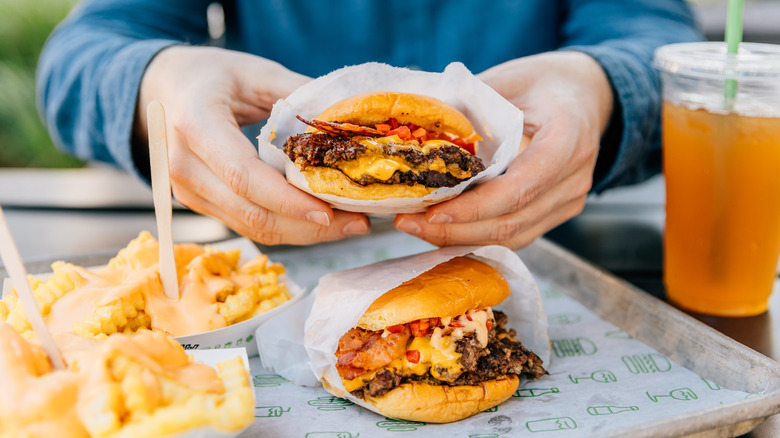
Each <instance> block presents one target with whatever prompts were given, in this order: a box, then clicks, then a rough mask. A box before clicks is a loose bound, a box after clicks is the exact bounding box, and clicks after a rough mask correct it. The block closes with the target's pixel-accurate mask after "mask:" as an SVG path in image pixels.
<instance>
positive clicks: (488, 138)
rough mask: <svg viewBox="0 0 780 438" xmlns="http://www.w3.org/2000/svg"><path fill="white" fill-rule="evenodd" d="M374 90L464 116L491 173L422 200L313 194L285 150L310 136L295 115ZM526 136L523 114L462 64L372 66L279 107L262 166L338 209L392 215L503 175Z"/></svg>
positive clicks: (268, 129)
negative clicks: (414, 97)
mask: <svg viewBox="0 0 780 438" xmlns="http://www.w3.org/2000/svg"><path fill="white" fill-rule="evenodd" d="M369 91H400V92H406V93H417V94H424V95H427V96H432V97H435V98H437V99H440V100H442V101H444V102H447V103H448V104H450V105H452V106H453V107H455V108H457V109H458V110H460V111H462V112H463V113H464V114H465V115H466V117H468V118H469V119H470V120H471V122H472V124H473V125H474V128H475V129H476V131H477V133H478V134H479V135H480V136H481V137H482V138H483V140H482V141H480V142H479V151H478V153H477V155H478V156H479V157H480V158H482V160H483V161H484V163H485V166H486V167H487V169H486V170H485V171H483V172H481V173H480V174H478V175H477V176H475V177H474V178H471V179H469V180H468V181H464V182H462V183H460V184H459V185H457V186H455V187H451V188H447V187H443V188H440V189H437V190H434V191H433V192H431V193H430V194H428V195H427V196H425V197H422V198H393V199H385V200H381V201H368V200H355V199H349V198H343V197H340V196H335V195H324V194H319V193H317V194H315V193H313V192H312V191H311V189H310V188H309V184H308V182H307V181H306V178H305V177H304V176H303V174H301V172H300V171H299V170H298V169H297V168H296V167H295V165H294V164H293V162H292V161H291V160H290V159H289V158H288V157H287V156H286V155H285V154H284V152H283V151H282V150H281V148H282V146H283V145H284V142H285V141H286V140H287V138H288V137H289V136H291V135H295V134H300V133H302V132H305V131H306V128H307V126H306V125H305V124H304V123H302V122H300V121H299V120H298V119H296V118H295V116H296V115H300V116H301V117H303V118H305V119H308V120H310V119H312V118H314V117H316V116H317V115H318V114H320V113H321V112H322V111H323V110H325V109H326V108H327V107H329V106H330V105H332V104H333V103H335V102H338V101H340V100H342V99H345V98H347V97H350V96H353V95H356V94H361V93H366V92H369ZM522 135H523V113H522V111H520V110H519V109H518V108H517V107H515V106H514V105H512V104H511V103H509V102H508V101H507V100H506V99H504V98H503V97H501V95H499V94H498V93H497V92H496V91H495V90H493V89H492V88H490V87H489V86H487V85H486V84H485V83H483V82H482V81H480V80H479V79H477V78H476V77H475V76H474V75H472V74H471V72H469V71H468V69H466V67H465V66H464V65H463V64H461V63H452V64H450V65H448V66H447V68H446V69H445V70H444V72H443V73H430V72H422V71H415V70H409V69H406V68H398V67H391V66H389V65H386V64H379V63H367V64H361V65H357V66H351V67H345V68H342V69H339V70H336V71H333V72H331V73H329V74H327V75H325V76H322V77H319V78H317V79H315V80H313V81H311V82H309V83H307V84H306V85H304V86H302V87H300V88H299V89H297V90H295V92H293V93H292V94H291V95H290V96H288V97H287V98H286V99H282V100H279V101H278V102H276V104H274V107H273V110H272V111H271V116H270V118H269V119H268V122H267V123H266V125H265V126H264V127H263V129H262V130H261V132H260V136H258V143H259V146H258V152H259V154H260V158H261V159H262V160H263V161H265V162H266V163H268V164H269V165H271V166H273V167H274V168H276V169H277V170H278V171H279V172H281V173H282V174H284V175H286V176H287V179H288V180H289V181H290V183H291V184H292V185H294V186H296V187H298V188H299V189H301V190H303V191H305V192H307V193H310V194H312V195H314V196H316V197H318V198H320V199H322V200H324V201H327V202H329V203H330V204H331V205H333V206H334V207H335V208H338V209H341V210H347V211H356V212H362V213H368V214H372V215H375V216H389V215H394V214H397V213H417V212H420V211H423V210H425V209H426V208H427V207H428V206H430V205H433V204H436V203H438V202H442V201H446V200H447V199H451V198H454V197H455V196H457V195H458V194H460V193H461V192H463V191H464V190H465V189H466V188H467V187H469V186H471V185H473V184H477V183H479V182H482V181H487V180H489V179H491V178H494V177H496V176H498V175H499V174H501V173H502V172H503V171H504V170H505V169H506V168H507V166H508V165H509V163H510V161H512V159H513V158H514V157H515V156H516V155H517V153H518V150H519V148H520V141H521V139H522Z"/></svg>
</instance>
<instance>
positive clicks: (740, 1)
mask: <svg viewBox="0 0 780 438" xmlns="http://www.w3.org/2000/svg"><path fill="white" fill-rule="evenodd" d="M744 4H745V2H744V0H729V8H728V13H727V14H728V15H727V18H726V47H727V49H726V53H728V54H729V55H733V56H736V55H737V52H738V51H739V43H741V42H742V11H743V10H744ZM730 57H731V56H729V58H730ZM724 91H725V94H724V97H725V100H726V102H725V103H726V108H727V109H729V110H731V108H733V107H734V99H735V98H736V97H737V80H736V79H726V85H725V90H724Z"/></svg>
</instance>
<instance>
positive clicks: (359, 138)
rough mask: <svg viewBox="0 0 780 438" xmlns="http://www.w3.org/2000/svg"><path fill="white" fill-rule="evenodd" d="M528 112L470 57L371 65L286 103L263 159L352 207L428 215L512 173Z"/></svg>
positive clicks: (278, 107)
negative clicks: (438, 65)
mask: <svg viewBox="0 0 780 438" xmlns="http://www.w3.org/2000/svg"><path fill="white" fill-rule="evenodd" d="M522 137H523V113H522V111H520V110H519V109H518V108H517V107H516V106H514V105H513V104H511V103H510V102H509V101H507V100H506V99H504V98H503V97H502V96H501V95H499V94H498V93H497V92H496V91H495V90H494V89H492V88H491V87H489V86H488V85H486V84H485V83H484V82H482V81H481V80H479V79H478V78H477V77H476V76H474V75H473V74H471V72H470V71H468V69H467V68H466V67H465V66H464V65H463V64H460V63H452V64H450V65H448V66H447V68H445V69H444V71H443V72H441V73H437V72H424V71H415V70H410V69H406V68H399V67H392V66H390V65H386V64H380V63H365V64H360V65H354V66H349V67H344V68H342V69H339V70H336V71H333V72H331V73H329V74H327V75H325V76H320V77H318V78H316V79H314V80H312V81H310V82H308V83H307V84H305V85H303V86H301V87H300V88H298V89H297V90H295V91H294V92H293V93H291V94H290V95H289V96H287V97H286V98H284V99H281V100H279V101H277V102H276V103H275V104H274V107H273V109H272V111H271V115H270V117H269V118H268V121H267V122H266V124H265V126H264V127H263V128H262V130H261V132H260V135H259V136H258V154H259V156H260V159H261V160H263V161H264V162H265V163H267V164H269V165H270V166H272V167H273V168H274V169H276V170H278V171H279V172H280V173H282V174H283V175H284V176H285V177H286V178H287V181H288V182H289V183H290V184H291V185H293V186H295V187H297V188H299V189H301V190H302V191H304V192H306V193H308V194H310V195H312V196H315V197H317V198H319V199H322V200H323V201H326V202H328V203H329V204H330V205H331V206H332V207H334V208H337V209H339V210H344V211H353V212H359V213H366V214H371V215H375V216H391V215H396V214H399V213H419V212H422V211H425V210H426V209H427V208H428V207H430V206H431V205H434V204H436V203H439V202H444V201H446V200H448V199H452V198H454V197H456V196H458V195H459V194H460V193H462V192H463V191H464V190H468V189H469V188H470V187H473V186H474V185H476V184H479V183H482V182H485V181H488V180H490V179H492V178H495V177H496V176H498V175H500V174H501V173H502V172H504V171H505V170H506V169H507V167H508V166H509V163H510V162H511V161H512V159H514V157H516V156H517V153H518V151H519V150H520V149H521V147H522Z"/></svg>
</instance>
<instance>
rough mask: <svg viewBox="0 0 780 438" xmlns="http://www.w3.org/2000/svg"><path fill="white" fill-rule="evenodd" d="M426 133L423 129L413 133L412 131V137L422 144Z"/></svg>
mask: <svg viewBox="0 0 780 438" xmlns="http://www.w3.org/2000/svg"><path fill="white" fill-rule="evenodd" d="M426 133H427V131H425V128H417V129H415V130H414V131H412V137H414V138H415V139H417V141H420V142H422V141H424V140H423V139H424V138H425V134H426Z"/></svg>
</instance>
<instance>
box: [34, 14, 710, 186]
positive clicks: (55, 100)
mask: <svg viewBox="0 0 780 438" xmlns="http://www.w3.org/2000/svg"><path fill="white" fill-rule="evenodd" d="M211 3H213V1H212V0H165V1H159V0H91V1H85V2H83V3H82V4H80V5H79V6H77V7H76V9H74V11H73V12H72V13H71V15H70V16H69V17H68V18H67V19H66V20H65V21H64V22H63V23H61V24H60V26H58V28H57V29H56V30H55V31H54V32H53V33H52V35H51V37H50V38H49V40H48V42H47V44H46V46H45V47H44V50H43V52H42V54H41V58H40V61H39V64H38V76H37V93H38V94H37V98H38V105H39V109H40V111H41V114H42V117H43V119H44V122H45V124H46V125H47V127H48V129H49V131H50V132H51V135H52V138H53V139H54V141H55V143H56V144H57V145H58V146H60V147H61V148H63V149H64V150H66V151H69V152H71V153H73V154H75V155H77V156H79V157H80V158H82V159H85V160H100V161H105V162H109V163H113V164H115V165H118V166H120V167H122V168H124V169H126V170H128V171H131V172H135V173H136V174H139V167H138V166H137V165H136V163H134V162H133V158H132V151H131V143H132V128H133V117H134V113H135V108H136V103H137V97H138V89H139V85H140V82H141V77H142V75H143V72H144V69H145V68H146V66H147V65H148V63H149V62H150V60H151V59H152V58H153V57H154V55H155V54H156V53H158V52H159V51H160V50H162V49H163V48H165V47H168V46H171V45H175V44H193V45H196V44H206V43H211V41H210V38H209V34H208V24H207V19H206V9H207V7H208V5H209V4H211ZM222 6H223V10H224V14H225V34H224V36H223V37H222V39H221V44H223V45H224V46H225V47H226V48H229V49H234V50H240V51H245V52H249V53H253V54H256V55H259V56H263V57H265V58H269V59H272V60H274V61H277V62H279V63H281V64H282V65H284V66H286V67H287V68H289V69H291V70H293V71H296V72H298V73H302V74H305V75H308V76H312V77H316V76H319V75H323V74H325V73H328V72H329V71H332V70H334V69H337V68H340V67H343V66H345V65H353V64H359V63H363V62H366V61H378V62H384V63H388V64H391V65H395V66H409V67H414V68H419V69H422V70H426V71H442V70H443V69H444V67H445V66H446V65H447V64H448V63H450V62H452V61H460V62H462V63H464V64H465V65H466V66H467V67H468V68H469V69H470V70H471V71H472V72H474V73H475V74H476V73H479V72H481V71H484V70H485V69H488V68H490V67H492V66H494V65H496V64H499V63H502V62H505V61H508V60H511V59H514V58H518V57H522V56H527V55H531V54H536V53H541V52H548V51H554V50H576V51H581V52H584V53H586V54H588V55H590V56H592V57H593V58H595V59H596V60H597V61H598V62H599V63H600V64H601V66H602V67H603V68H604V70H605V72H606V73H607V76H608V77H609V80H610V83H611V86H612V89H613V92H614V95H615V105H614V108H615V110H614V113H613V117H612V121H611V123H610V127H609V129H608V132H607V133H606V134H605V135H604V137H603V138H602V145H601V150H600V153H599V159H598V163H597V166H596V169H595V172H594V185H593V190H595V191H601V190H604V189H606V188H608V187H613V186H617V185H622V184H630V183H635V182H639V181H642V180H644V179H646V178H648V177H650V176H652V175H653V174H655V173H657V172H658V171H659V170H660V162H661V161H660V80H659V76H658V73H657V72H655V71H654V70H653V68H652V67H651V59H652V54H653V51H654V49H655V48H656V47H658V46H660V45H663V44H669V43H674V42H681V41H695V40H700V39H701V38H702V37H701V34H700V33H699V31H698V30H697V28H696V26H695V24H694V20H693V15H692V12H691V10H690V8H689V7H688V6H687V5H686V4H685V3H684V1H682V0H560V1H554V0H446V1H445V0H393V1H381V0H374V1H371V0H330V1H327V2H326V1H321V0H255V1H252V0H234V1H228V0H224V1H223V2H222ZM140 176H142V175H140Z"/></svg>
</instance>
